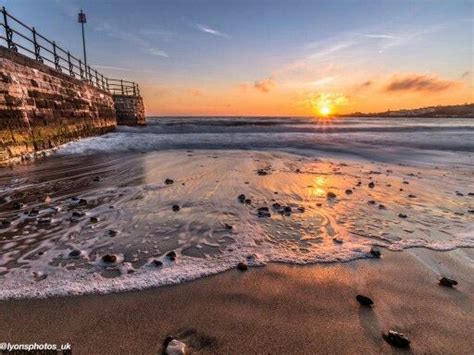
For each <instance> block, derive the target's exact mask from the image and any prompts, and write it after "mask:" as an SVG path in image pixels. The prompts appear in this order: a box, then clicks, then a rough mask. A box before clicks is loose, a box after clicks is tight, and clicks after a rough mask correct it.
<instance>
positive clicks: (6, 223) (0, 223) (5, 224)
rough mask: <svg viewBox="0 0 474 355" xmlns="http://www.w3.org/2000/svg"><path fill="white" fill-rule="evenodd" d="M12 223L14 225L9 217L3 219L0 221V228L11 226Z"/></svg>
mask: <svg viewBox="0 0 474 355" xmlns="http://www.w3.org/2000/svg"><path fill="white" fill-rule="evenodd" d="M11 225H12V222H10V221H9V220H7V219H2V220H1V221H0V229H2V228H8V227H10V226H11Z"/></svg>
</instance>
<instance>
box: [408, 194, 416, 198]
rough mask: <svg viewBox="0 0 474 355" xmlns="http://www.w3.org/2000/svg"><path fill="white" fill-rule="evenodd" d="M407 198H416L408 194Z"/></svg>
mask: <svg viewBox="0 0 474 355" xmlns="http://www.w3.org/2000/svg"><path fill="white" fill-rule="evenodd" d="M408 198H416V196H415V195H412V194H410V195H408Z"/></svg>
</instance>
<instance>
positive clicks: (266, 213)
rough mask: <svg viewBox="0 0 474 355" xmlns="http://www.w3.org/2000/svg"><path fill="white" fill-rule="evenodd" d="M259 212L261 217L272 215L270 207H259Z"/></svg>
mask: <svg viewBox="0 0 474 355" xmlns="http://www.w3.org/2000/svg"><path fill="white" fill-rule="evenodd" d="M257 214H258V216H259V217H261V218H264V217H271V214H270V211H269V209H268V207H260V208H258V209H257Z"/></svg>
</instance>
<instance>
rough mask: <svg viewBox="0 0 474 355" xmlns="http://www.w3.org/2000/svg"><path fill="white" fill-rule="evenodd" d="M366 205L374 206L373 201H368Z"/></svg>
mask: <svg viewBox="0 0 474 355" xmlns="http://www.w3.org/2000/svg"><path fill="white" fill-rule="evenodd" d="M367 203H368V204H369V205H375V201H374V200H369V201H368V202H367Z"/></svg>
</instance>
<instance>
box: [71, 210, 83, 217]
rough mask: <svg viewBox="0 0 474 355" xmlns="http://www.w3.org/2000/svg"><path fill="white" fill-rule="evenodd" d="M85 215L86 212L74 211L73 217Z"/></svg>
mask: <svg viewBox="0 0 474 355" xmlns="http://www.w3.org/2000/svg"><path fill="white" fill-rule="evenodd" d="M84 216H85V213H84V212H77V211H74V212H73V213H72V217H73V218H80V217H84Z"/></svg>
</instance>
